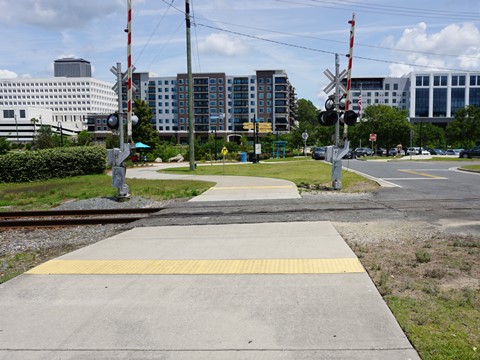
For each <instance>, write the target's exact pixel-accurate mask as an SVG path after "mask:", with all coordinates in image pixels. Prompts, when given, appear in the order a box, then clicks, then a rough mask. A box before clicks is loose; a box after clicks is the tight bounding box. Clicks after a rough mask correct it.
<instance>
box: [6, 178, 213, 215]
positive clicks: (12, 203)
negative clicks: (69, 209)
mask: <svg viewBox="0 0 480 360" xmlns="http://www.w3.org/2000/svg"><path fill="white" fill-rule="evenodd" d="M126 183H127V184H128V186H129V187H130V192H131V194H132V195H134V196H145V197H148V198H151V199H155V200H164V199H174V198H191V197H194V196H197V195H199V194H201V193H202V192H204V191H206V190H208V189H209V188H210V187H212V186H213V185H214V183H211V182H205V181H191V180H184V181H178V180H142V179H127V181H126ZM116 194H117V189H115V188H112V178H111V177H110V176H108V175H88V176H77V177H71V178H66V179H53V180H48V181H41V182H30V183H18V184H0V211H2V210H3V211H13V210H33V209H39V210H40V209H50V208H53V207H56V206H58V205H60V204H62V203H64V202H66V201H69V200H82V199H89V198H93V197H110V196H115V195H116Z"/></svg>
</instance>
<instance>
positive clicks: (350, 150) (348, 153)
mask: <svg viewBox="0 0 480 360" xmlns="http://www.w3.org/2000/svg"><path fill="white" fill-rule="evenodd" d="M354 157H355V154H354V153H353V150H352V149H349V150H348V152H347V153H346V154H345V155H343V158H344V159H353V158H354Z"/></svg>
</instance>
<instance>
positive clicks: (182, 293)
mask: <svg viewBox="0 0 480 360" xmlns="http://www.w3.org/2000/svg"><path fill="white" fill-rule="evenodd" d="M0 309H1V311H2V316H1V317H0V359H193V360H200V359H202V360H203V359H205V360H207V359H208V360H212V359H213V360H217V359H218V360H220V359H234V360H240V359H265V360H274V359H275V360H278V359H289V360H290V359H394V360H395V359H419V357H418V355H417V353H416V352H415V350H414V349H413V348H412V346H411V345H410V343H409V342H408V340H407V339H406V337H405V335H404V334H403V332H402V331H401V329H400V327H399V326H398V324H397V322H396V320H395V318H394V317H393V316H392V314H391V313H390V311H389V309H388V308H387V306H386V304H385V303H384V302H383V300H382V298H381V296H380V295H379V293H378V291H377V290H376V288H375V286H374V284H373V283H372V281H371V280H370V278H369V277H368V275H367V273H366V272H365V271H364V269H363V267H362V266H361V264H360V262H359V261H358V259H357V258H356V256H355V254H354V253H353V252H352V251H351V250H350V248H349V247H348V246H347V245H346V243H345V242H344V241H343V239H342V238H341V237H340V235H339V234H338V232H337V231H336V230H335V228H334V227H333V226H332V224H331V223H329V222H298V223H262V224H236V225H203V226H164V227H145V228H136V229H132V230H130V231H127V232H124V233H121V234H119V235H116V236H114V237H111V238H109V239H106V240H104V241H101V242H98V243H96V244H93V245H91V246H88V247H85V248H83V249H80V250H77V251H74V252H72V253H70V254H67V255H65V256H62V257H60V258H57V259H54V260H52V261H49V262H46V263H45V264H43V265H40V266H38V267H37V268H34V269H32V270H31V271H29V272H28V273H27V274H25V275H22V276H19V277H17V278H15V279H13V280H11V281H9V282H7V283H5V284H3V285H1V287H0Z"/></svg>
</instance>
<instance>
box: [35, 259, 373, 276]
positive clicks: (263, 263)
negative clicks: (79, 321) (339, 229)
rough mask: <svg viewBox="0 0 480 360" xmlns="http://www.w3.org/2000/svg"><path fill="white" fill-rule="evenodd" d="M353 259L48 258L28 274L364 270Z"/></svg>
mask: <svg viewBox="0 0 480 360" xmlns="http://www.w3.org/2000/svg"><path fill="white" fill-rule="evenodd" d="M364 271H365V270H364V268H363V266H362V264H361V263H360V261H358V259H357V258H343V259H247V260H50V261H47V262H46V263H44V264H42V265H39V266H37V267H35V268H33V269H31V270H29V271H27V272H26V274H31V275H248V274H250V275H254V274H344V273H359V272H364Z"/></svg>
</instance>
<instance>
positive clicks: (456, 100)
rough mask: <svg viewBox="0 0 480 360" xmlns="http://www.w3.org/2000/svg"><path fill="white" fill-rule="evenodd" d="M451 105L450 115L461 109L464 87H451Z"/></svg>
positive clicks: (463, 104) (463, 100)
mask: <svg viewBox="0 0 480 360" xmlns="http://www.w3.org/2000/svg"><path fill="white" fill-rule="evenodd" d="M470 105H471V103H470ZM451 106H452V109H451V112H452V116H453V115H454V114H455V113H456V112H457V110H459V109H463V108H464V107H465V88H453V89H452V102H451Z"/></svg>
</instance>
